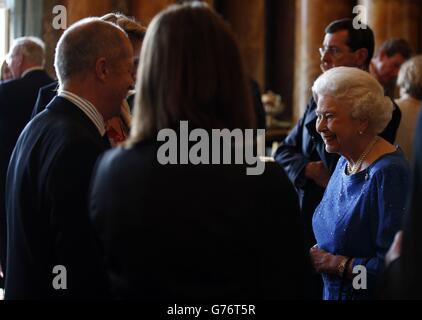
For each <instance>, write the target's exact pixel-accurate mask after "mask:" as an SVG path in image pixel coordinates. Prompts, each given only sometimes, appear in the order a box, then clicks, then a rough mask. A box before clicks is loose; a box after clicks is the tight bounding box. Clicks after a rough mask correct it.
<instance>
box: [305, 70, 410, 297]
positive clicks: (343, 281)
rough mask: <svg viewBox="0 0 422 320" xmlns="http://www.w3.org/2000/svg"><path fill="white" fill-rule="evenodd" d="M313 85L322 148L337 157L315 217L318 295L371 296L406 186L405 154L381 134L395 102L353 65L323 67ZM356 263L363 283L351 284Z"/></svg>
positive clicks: (397, 221)
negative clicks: (319, 278)
mask: <svg viewBox="0 0 422 320" xmlns="http://www.w3.org/2000/svg"><path fill="white" fill-rule="evenodd" d="M312 91H313V94H314V96H315V101H316V102H317V109H316V115H317V124H316V126H317V131H318V133H319V134H320V135H321V137H322V139H323V141H324V144H325V149H326V151H327V152H330V153H337V154H339V155H340V156H341V158H340V159H339V161H338V163H337V166H336V169H335V170H334V173H333V175H332V176H331V179H330V182H329V183H328V186H327V189H326V191H325V193H324V197H323V199H322V200H321V202H320V204H319V205H318V207H317V209H316V210H315V214H314V217H313V221H312V224H313V229H314V233H315V237H316V241H317V244H316V245H315V246H313V247H312V248H311V250H310V254H311V259H312V262H313V265H314V268H315V271H316V272H318V273H321V274H322V276H323V280H324V293H323V299H324V300H337V299H340V300H350V299H371V298H375V290H376V285H377V281H378V279H379V276H380V274H381V272H382V270H383V268H384V256H385V254H386V252H387V250H388V248H389V246H390V245H391V243H392V242H393V239H394V235H395V233H396V232H397V231H398V230H399V228H400V224H401V220H402V218H403V215H404V212H405V206H406V197H407V193H408V190H409V177H410V169H409V165H408V163H407V161H406V159H405V158H404V155H403V152H402V151H401V150H400V149H399V148H396V147H395V146H393V145H392V144H390V143H389V142H388V141H386V140H384V139H383V138H381V137H379V136H378V134H379V133H380V132H382V131H383V130H384V128H385V126H386V125H387V123H388V122H389V121H390V119H391V116H392V111H393V105H392V101H391V99H390V98H389V97H386V96H384V90H383V88H382V87H381V85H380V84H379V83H378V81H377V80H376V79H375V78H373V77H372V76H371V75H370V74H369V73H367V72H365V71H362V70H359V69H357V68H349V67H337V68H333V69H330V70H328V71H326V72H325V73H324V74H323V75H321V76H320V77H319V78H318V79H317V80H316V81H315V83H314V85H313V87H312ZM356 266H359V267H364V268H365V271H366V276H367V288H365V289H361V290H359V288H356V287H354V286H353V285H352V281H353V277H354V276H355V274H354V272H353V270H354V268H355V267H356Z"/></svg>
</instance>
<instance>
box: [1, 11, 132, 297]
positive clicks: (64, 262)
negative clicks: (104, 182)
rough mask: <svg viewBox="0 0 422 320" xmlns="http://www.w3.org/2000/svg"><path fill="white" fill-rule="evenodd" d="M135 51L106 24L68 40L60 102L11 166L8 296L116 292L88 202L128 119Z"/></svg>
mask: <svg viewBox="0 0 422 320" xmlns="http://www.w3.org/2000/svg"><path fill="white" fill-rule="evenodd" d="M93 39H95V41H93ZM132 55H133V51H132V47H131V44H130V41H129V39H128V37H127V35H126V34H125V33H124V31H123V30H122V29H121V28H119V27H117V26H115V25H113V24H111V23H109V22H104V21H101V20H100V19H99V18H88V19H84V20H81V21H79V22H77V23H76V24H74V25H73V26H71V27H70V28H68V29H67V30H66V31H65V32H64V33H63V35H62V37H61V38H60V40H59V42H58V45H57V48H56V56H55V68H56V73H57V75H58V78H59V84H60V88H59V93H58V96H57V97H55V98H54V100H53V101H52V102H51V103H50V104H49V105H48V106H47V109H46V111H44V112H43V113H42V114H40V115H39V116H37V117H35V118H34V119H33V120H32V121H31V122H30V123H29V125H28V126H27V127H26V128H25V130H24V131H23V132H22V134H21V136H20V137H19V140H18V142H17V144H16V148H15V150H14V152H13V155H12V158H11V161H10V166H9V169H8V175H7V181H6V212H7V226H8V248H7V270H8V272H7V273H6V290H5V292H6V295H5V298H6V299H74V298H78V299H80V298H82V299H84V298H86V299H90V298H104V297H105V296H107V284H106V277H105V272H104V270H103V268H102V264H101V258H100V256H101V254H100V252H99V251H100V250H99V249H98V247H97V242H96V238H95V236H94V233H93V232H92V230H91V224H90V221H89V217H88V210H87V209H88V205H87V197H88V189H89V182H90V178H91V172H92V170H93V167H94V164H95V162H96V160H97V158H98V156H99V155H100V154H101V153H102V152H103V151H104V150H106V148H107V147H108V146H109V144H108V142H107V140H105V139H104V136H105V121H107V120H108V119H110V118H112V117H114V116H116V115H118V114H119V112H120V103H121V101H122V100H123V99H124V98H125V97H126V94H127V92H128V90H129V89H130V88H131V87H132V85H133V81H134V74H133V59H132ZM56 268H58V269H56ZM59 272H60V273H59ZM56 273H58V274H56ZM58 276H60V278H59V279H57V277H58ZM58 280H60V281H58Z"/></svg>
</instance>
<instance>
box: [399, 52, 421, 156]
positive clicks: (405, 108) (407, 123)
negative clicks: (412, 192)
mask: <svg viewBox="0 0 422 320" xmlns="http://www.w3.org/2000/svg"><path fill="white" fill-rule="evenodd" d="M397 84H398V85H399V86H400V99H398V100H396V103H397V105H398V106H399V107H400V110H401V113H402V121H401V123H400V126H399V130H398V132H397V139H396V143H397V144H398V145H400V147H401V148H402V150H403V152H404V154H405V156H406V157H407V159H409V160H411V159H413V137H414V135H415V129H416V122H417V119H418V114H419V111H420V108H421V107H422V55H419V56H415V57H413V58H411V59H410V60H409V61H407V62H405V63H404V64H403V65H402V66H401V68H400V72H399V76H398V80H397Z"/></svg>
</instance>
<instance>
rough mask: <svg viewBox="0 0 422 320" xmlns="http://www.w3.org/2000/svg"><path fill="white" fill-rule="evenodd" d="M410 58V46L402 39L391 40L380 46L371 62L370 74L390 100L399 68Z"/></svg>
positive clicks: (392, 97)
mask: <svg viewBox="0 0 422 320" xmlns="http://www.w3.org/2000/svg"><path fill="white" fill-rule="evenodd" d="M411 56H412V48H411V47H410V44H409V43H408V42H407V41H406V40H404V39H399V38H393V39H389V40H387V41H385V42H383V43H382V44H381V46H380V47H379V49H378V50H377V52H376V54H375V56H374V58H373V59H372V61H371V65H370V68H369V70H370V72H371V74H372V75H373V76H374V77H375V78H376V79H377V80H378V82H379V83H380V84H381V85H382V86H383V88H384V93H385V95H387V96H389V97H390V98H391V99H394V91H395V88H396V81H397V75H398V74H399V70H400V67H401V65H402V64H403V63H404V62H405V61H406V60H408V59H410V57H411Z"/></svg>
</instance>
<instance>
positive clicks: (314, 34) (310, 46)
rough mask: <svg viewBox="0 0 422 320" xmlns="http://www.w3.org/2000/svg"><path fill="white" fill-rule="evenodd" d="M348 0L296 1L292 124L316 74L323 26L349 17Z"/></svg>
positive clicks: (301, 110) (302, 107)
mask: <svg viewBox="0 0 422 320" xmlns="http://www.w3.org/2000/svg"><path fill="white" fill-rule="evenodd" d="M354 3H355V1H351V0H338V1H329V3H328V1H326V0H296V8H295V11H296V12H295V15H296V19H295V21H296V22H295V24H296V27H295V30H296V31H295V32H296V36H295V58H294V71H295V74H294V97H293V123H296V121H297V120H298V119H299V118H300V117H301V116H302V114H303V112H304V110H305V108H306V104H307V103H308V101H309V98H310V97H311V91H310V89H311V87H312V84H313V82H314V81H315V79H316V78H317V77H318V76H319V75H320V73H321V69H320V67H319V65H320V55H319V52H318V48H320V47H321V45H322V42H323V40H324V35H325V33H324V29H325V27H326V26H327V25H328V24H329V23H330V22H332V21H333V20H336V19H341V18H352V17H353V12H352V10H353V5H354Z"/></svg>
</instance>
